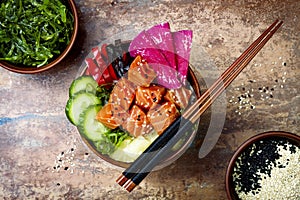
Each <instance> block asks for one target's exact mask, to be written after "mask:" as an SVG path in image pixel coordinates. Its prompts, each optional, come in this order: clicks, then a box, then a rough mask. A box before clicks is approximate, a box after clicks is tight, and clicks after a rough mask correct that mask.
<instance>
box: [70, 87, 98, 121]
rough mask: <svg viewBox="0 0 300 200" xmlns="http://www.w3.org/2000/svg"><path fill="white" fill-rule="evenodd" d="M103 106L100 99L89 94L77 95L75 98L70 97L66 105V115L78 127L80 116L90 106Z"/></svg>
mask: <svg viewBox="0 0 300 200" xmlns="http://www.w3.org/2000/svg"><path fill="white" fill-rule="evenodd" d="M96 104H101V101H100V99H99V98H98V97H96V96H95V95H93V94H92V93H88V92H79V93H76V95H74V96H73V97H70V98H69V100H68V102H67V105H66V109H65V111H66V115H67V117H68V119H69V120H70V122H71V123H72V124H74V125H76V126H77V125H78V122H79V116H80V114H81V113H83V112H84V111H85V109H87V107H89V106H90V105H96Z"/></svg>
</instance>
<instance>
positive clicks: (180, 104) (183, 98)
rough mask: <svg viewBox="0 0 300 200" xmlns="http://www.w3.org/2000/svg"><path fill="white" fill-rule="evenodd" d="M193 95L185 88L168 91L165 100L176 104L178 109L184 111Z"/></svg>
mask: <svg viewBox="0 0 300 200" xmlns="http://www.w3.org/2000/svg"><path fill="white" fill-rule="evenodd" d="M191 95H192V91H191V90H189V89H187V88H185V87H180V88H178V89H171V90H168V91H167V93H166V95H165V97H164V98H165V100H167V101H171V102H172V103H174V104H175V105H176V106H177V108H179V109H184V108H186V107H187V105H188V103H189V100H190V98H191Z"/></svg>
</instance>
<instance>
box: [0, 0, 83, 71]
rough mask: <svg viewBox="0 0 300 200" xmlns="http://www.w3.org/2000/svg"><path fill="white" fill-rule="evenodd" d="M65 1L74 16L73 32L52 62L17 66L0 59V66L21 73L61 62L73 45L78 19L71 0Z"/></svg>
mask: <svg viewBox="0 0 300 200" xmlns="http://www.w3.org/2000/svg"><path fill="white" fill-rule="evenodd" d="M66 3H67V4H68V7H69V9H70V11H71V12H72V15H73V17H74V23H73V27H74V28H73V33H72V36H71V38H70V42H69V44H68V45H67V47H66V48H65V50H64V51H63V52H62V53H61V54H60V55H59V56H58V57H57V58H56V59H55V60H53V61H52V62H50V63H48V64H46V65H44V66H41V67H18V66H15V65H13V64H11V63H9V62H6V61H0V66H1V67H3V68H5V69H7V70H9V71H11V72H16V73H21V74H34V73H39V72H43V71H46V70H48V69H50V68H52V67H54V66H55V65H57V64H58V63H59V62H61V61H62V60H63V59H64V58H65V57H66V55H67V54H68V53H69V52H70V50H71V48H72V47H73V45H74V43H75V40H76V37H77V34H78V26H79V19H78V13H77V8H76V5H75V3H74V1H73V0H67V1H66Z"/></svg>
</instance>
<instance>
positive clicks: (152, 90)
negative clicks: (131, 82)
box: [135, 85, 166, 111]
mask: <svg viewBox="0 0 300 200" xmlns="http://www.w3.org/2000/svg"><path fill="white" fill-rule="evenodd" d="M165 92H166V89H165V88H164V87H161V86H158V85H151V86H150V87H138V88H137V91H136V96H135V104H136V105H138V106H139V107H141V108H142V109H143V110H145V111H148V110H149V109H150V108H151V107H152V106H153V105H154V104H157V103H160V102H161V100H162V99H163V95H164V94H165Z"/></svg>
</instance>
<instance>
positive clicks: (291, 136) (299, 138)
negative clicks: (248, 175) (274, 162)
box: [225, 131, 300, 200]
mask: <svg viewBox="0 0 300 200" xmlns="http://www.w3.org/2000/svg"><path fill="white" fill-rule="evenodd" d="M272 137H281V138H286V139H288V140H290V141H293V142H295V143H297V144H299V145H300V135H297V134H295V133H290V132H285V131H267V132H263V133H259V134H257V135H254V136H252V137H250V138H249V139H247V140H246V141H245V142H243V143H242V144H241V145H240V146H239V147H238V148H237V149H236V150H235V152H234V154H233V155H232V157H231V158H230V160H229V162H228V165H227V169H226V174H225V190H226V195H227V198H228V199H229V200H234V199H238V198H237V197H236V196H235V195H236V194H235V192H234V188H233V187H231V186H232V171H233V166H234V164H235V162H236V159H237V158H238V157H239V156H240V154H241V153H242V152H243V150H245V149H246V148H247V147H249V146H250V145H252V144H253V143H255V142H257V141H259V140H262V139H266V138H272Z"/></svg>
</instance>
